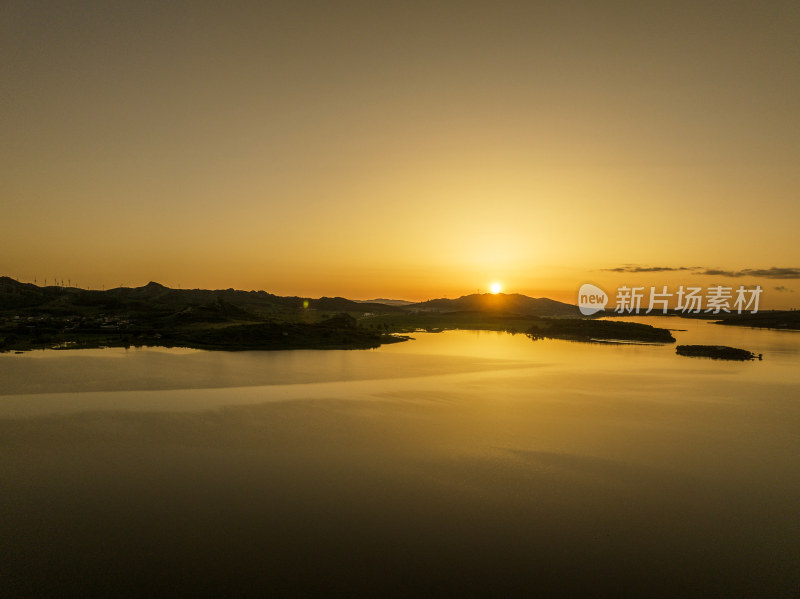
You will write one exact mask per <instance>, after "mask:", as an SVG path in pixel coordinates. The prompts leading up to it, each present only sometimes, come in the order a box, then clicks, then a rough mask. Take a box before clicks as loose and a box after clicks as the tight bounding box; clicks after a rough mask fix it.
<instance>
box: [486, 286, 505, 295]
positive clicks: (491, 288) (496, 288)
mask: <svg viewBox="0 0 800 599" xmlns="http://www.w3.org/2000/svg"><path fill="white" fill-rule="evenodd" d="M502 288H503V286H502V285H500V283H492V284H491V285H489V290H490V291H491V292H492V293H495V294H496V293H500V290H501V289H502Z"/></svg>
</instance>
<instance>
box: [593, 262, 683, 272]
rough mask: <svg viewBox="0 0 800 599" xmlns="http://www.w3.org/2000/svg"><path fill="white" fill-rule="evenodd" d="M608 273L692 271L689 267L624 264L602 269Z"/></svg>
mask: <svg viewBox="0 0 800 599" xmlns="http://www.w3.org/2000/svg"><path fill="white" fill-rule="evenodd" d="M603 270H607V271H610V272H669V271H673V270H692V268H691V267H689V266H637V265H635V264H626V265H625V266H618V267H617V268H604V269H603Z"/></svg>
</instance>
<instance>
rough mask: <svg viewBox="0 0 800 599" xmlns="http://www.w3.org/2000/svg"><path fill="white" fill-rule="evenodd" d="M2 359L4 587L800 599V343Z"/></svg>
mask: <svg viewBox="0 0 800 599" xmlns="http://www.w3.org/2000/svg"><path fill="white" fill-rule="evenodd" d="M626 320H635V321H637V322H645V323H648V324H654V325H655V326H661V327H667V328H672V329H684V330H682V331H676V332H674V333H673V334H674V336H675V337H676V339H677V340H678V343H680V344H683V343H690V344H691V343H696V344H725V345H732V346H735V347H742V348H744V349H748V350H750V351H753V352H755V353H757V354H758V353H761V354H763V358H764V359H763V361H752V362H724V361H717V360H710V359H705V358H688V357H682V356H677V355H676V354H675V345H674V344H673V345H668V346H655V345H615V344H584V343H574V342H568V341H560V340H537V341H533V340H531V339H529V338H527V337H525V336H524V335H510V334H507V333H496V332H480V331H448V332H444V333H436V334H434V333H417V334H414V335H413V336H414V337H415V340H413V341H408V342H405V343H398V344H393V345H387V346H384V347H381V348H378V349H376V350H350V351H302V350H295V351H285V352H235V353H224V352H205V351H196V350H186V349H172V350H170V349H163V348H160V349H159V348H150V349H130V350H124V349H103V350H69V351H50V350H48V351H38V352H29V353H25V354H0V481H2V487H1V490H0V595H2V596H4V597H17V596H19V597H43V596H48V597H49V596H52V597H56V596H58V597H64V596H81V597H88V596H104V597H105V596H114V597H120V596H131V597H133V596H136V597H151V596H178V595H182V596H209V597H210V596H214V597H249V596H253V597H256V596H258V597H263V596H347V597H351V596H364V595H366V596H375V597H404V596H439V595H448V596H456V597H457V596H498V597H505V596H520V597H522V596H525V597H530V596H537V595H538V596H547V595H550V596H609V595H613V596H618V597H623V596H631V597H642V596H648V597H653V596H656V597H658V596H663V597H708V596H727V597H753V596H763V597H767V596H768V597H797V596H798V594H799V593H800V368H798V365H800V334H798V333H795V332H789V331H770V330H757V329H742V328H735V327H722V326H718V325H713V324H710V323H707V322H705V321H697V320H690V319H681V318H646V317H637V318H629V319H626Z"/></svg>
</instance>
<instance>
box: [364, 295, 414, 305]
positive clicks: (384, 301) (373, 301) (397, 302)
mask: <svg viewBox="0 0 800 599" xmlns="http://www.w3.org/2000/svg"><path fill="white" fill-rule="evenodd" d="M354 301H356V302H358V303H359V304H385V305H387V306H409V305H411V304H413V303H414V302H409V301H406V300H398V299H386V298H383V297H380V298H378V299H371V300H354Z"/></svg>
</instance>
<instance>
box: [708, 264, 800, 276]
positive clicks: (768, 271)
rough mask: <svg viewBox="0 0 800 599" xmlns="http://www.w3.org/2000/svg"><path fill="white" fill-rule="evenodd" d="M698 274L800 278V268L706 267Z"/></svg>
mask: <svg viewBox="0 0 800 599" xmlns="http://www.w3.org/2000/svg"><path fill="white" fill-rule="evenodd" d="M694 274H696V275H716V276H721V277H734V278H738V277H758V278H762V279H800V268H776V267H774V266H773V267H772V268H744V269H742V270H718V269H714V268H706V269H704V270H701V271H698V272H695V273H694Z"/></svg>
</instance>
